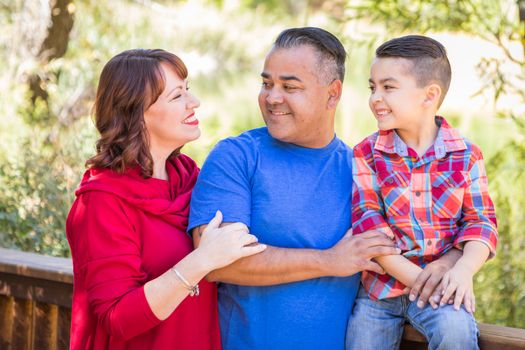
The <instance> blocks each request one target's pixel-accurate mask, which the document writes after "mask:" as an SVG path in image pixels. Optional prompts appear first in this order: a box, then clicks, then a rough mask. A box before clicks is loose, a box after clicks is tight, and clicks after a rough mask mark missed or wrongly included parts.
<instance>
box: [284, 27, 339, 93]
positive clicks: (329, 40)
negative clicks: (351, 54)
mask: <svg viewBox="0 0 525 350" xmlns="http://www.w3.org/2000/svg"><path fill="white" fill-rule="evenodd" d="M303 45H308V46H311V47H312V48H314V49H315V51H316V52H317V54H318V58H319V68H320V71H321V75H322V79H323V80H325V81H326V82H327V83H331V82H332V81H334V80H336V79H339V80H341V82H342V81H343V80H344V77H345V60H346V51H345V48H344V47H343V44H341V42H340V41H339V39H337V38H336V37H335V35H333V34H331V33H329V32H327V31H326V30H324V29H321V28H315V27H303V28H290V29H286V30H284V31H282V32H281V34H279V36H278V37H277V39H275V43H274V48H280V49H289V48H294V47H298V46H303Z"/></svg>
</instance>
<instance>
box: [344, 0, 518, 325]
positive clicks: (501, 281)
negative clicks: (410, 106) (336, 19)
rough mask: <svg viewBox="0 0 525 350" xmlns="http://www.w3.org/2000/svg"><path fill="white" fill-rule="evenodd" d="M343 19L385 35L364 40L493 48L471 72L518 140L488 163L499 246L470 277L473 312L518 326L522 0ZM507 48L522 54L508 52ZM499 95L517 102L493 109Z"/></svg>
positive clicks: (420, 6) (415, 5) (375, 7)
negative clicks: (415, 37)
mask: <svg viewBox="0 0 525 350" xmlns="http://www.w3.org/2000/svg"><path fill="white" fill-rule="evenodd" d="M345 14H346V15H345V16H344V17H343V18H344V19H343V21H344V22H348V21H356V20H357V21H367V22H369V23H370V24H372V25H376V26H381V27H383V28H385V29H386V30H385V31H383V32H382V33H381V34H378V35H371V37H370V38H369V39H368V40H369V42H374V43H375V42H376V41H377V40H378V36H384V33H388V34H387V35H388V36H389V37H391V36H392V35H396V33H397V34H402V33H407V32H408V33H409V32H421V33H425V32H429V31H432V32H439V31H448V32H463V33H468V34H470V35H472V36H475V37H478V38H481V39H483V40H485V41H488V42H490V43H492V44H494V45H495V47H497V48H498V49H499V50H500V53H501V55H499V56H500V57H499V58H495V56H494V55H491V56H492V57H490V58H484V59H482V60H481V61H480V62H479V64H478V66H477V68H478V72H479V74H480V76H481V78H482V81H483V82H484V85H483V86H482V87H481V89H480V91H479V93H482V92H486V91H488V90H490V91H491V92H492V96H493V99H494V105H495V108H496V110H497V114H498V116H500V117H505V118H511V119H512V120H513V121H514V125H515V126H516V128H517V129H518V130H519V136H518V138H517V139H512V140H509V141H508V143H507V144H506V146H505V147H503V148H502V149H501V150H499V151H498V152H497V153H496V155H495V156H494V157H492V158H491V159H489V160H488V161H487V169H488V175H489V180H490V189H491V194H492V197H493V199H494V200H495V204H496V209H497V216H498V222H499V234H500V241H499V247H498V255H497V257H496V259H495V260H494V261H492V262H490V263H489V264H487V265H486V266H485V267H484V268H483V270H482V271H481V272H480V273H478V274H477V276H476V294H477V298H478V304H479V306H478V308H477V311H476V314H477V318H478V319H479V320H481V321H485V322H490V323H499V324H505V325H508V326H514V327H521V328H525V263H524V261H525V259H524V258H525V235H524V230H525V229H524V228H525V214H524V213H525V196H524V193H525V179H524V177H523V172H524V169H525V115H524V113H525V87H524V82H525V0H517V1H516V0H514V1H510V0H503V1H500V0H446V1H432V0H422V1H407V0H354V1H348V2H347V4H346V12H345ZM367 34H371V33H367ZM513 46H518V47H521V52H520V53H518V54H516V53H513V52H514V50H511V47H513ZM466 54H468V53H466ZM509 66H511V67H512V68H511V69H509ZM503 95H505V96H507V97H508V96H514V98H515V100H516V101H518V104H517V105H512V106H511V105H503V104H499V103H498V102H499V100H500V97H501V96H503Z"/></svg>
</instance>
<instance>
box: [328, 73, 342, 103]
mask: <svg viewBox="0 0 525 350" xmlns="http://www.w3.org/2000/svg"><path fill="white" fill-rule="evenodd" d="M342 93H343V83H342V82H341V80H339V79H336V80H334V81H332V82H331V83H330V85H329V86H328V103H327V105H326V107H327V108H328V109H335V108H336V107H337V104H338V103H339V100H340V99H341V94H342Z"/></svg>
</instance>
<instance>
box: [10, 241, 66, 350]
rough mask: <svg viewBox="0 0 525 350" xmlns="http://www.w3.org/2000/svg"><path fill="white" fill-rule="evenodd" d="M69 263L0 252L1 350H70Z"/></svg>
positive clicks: (24, 254)
mask: <svg viewBox="0 0 525 350" xmlns="http://www.w3.org/2000/svg"><path fill="white" fill-rule="evenodd" d="M72 292H73V269H72V267H71V260H70V259H65V258H54V257H49V256H44V255H38V254H31V253H24V252H18V251H14V250H9V249H2V248H0V349H2V350H4V349H5V350H45V349H50V350H51V349H52V350H54V349H60V350H62V349H69V326H70V324H71V295H72Z"/></svg>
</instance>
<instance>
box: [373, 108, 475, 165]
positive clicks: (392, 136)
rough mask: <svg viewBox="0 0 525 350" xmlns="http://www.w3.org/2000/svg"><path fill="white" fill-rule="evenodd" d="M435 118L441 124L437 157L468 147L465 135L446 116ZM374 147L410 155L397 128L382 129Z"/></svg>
mask: <svg viewBox="0 0 525 350" xmlns="http://www.w3.org/2000/svg"><path fill="white" fill-rule="evenodd" d="M435 120H436V124H437V125H438V126H439V131H438V134H437V137H436V140H435V141H434V152H435V155H436V158H438V159H439V158H443V157H445V155H446V154H447V153H449V152H454V151H463V150H465V149H467V145H466V144H465V141H464V140H463V137H461V135H460V134H459V132H458V131H457V130H456V129H454V128H452V127H451V126H450V125H449V124H448V123H447V121H446V120H445V118H443V117H440V116H436V117H435ZM374 149H376V150H378V151H382V152H385V153H397V154H398V155H400V156H402V157H406V156H408V147H407V145H406V144H405V142H403V140H401V138H400V137H399V135H398V134H397V133H396V131H395V130H380V131H379V135H378V137H377V140H376V142H375V145H374Z"/></svg>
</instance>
